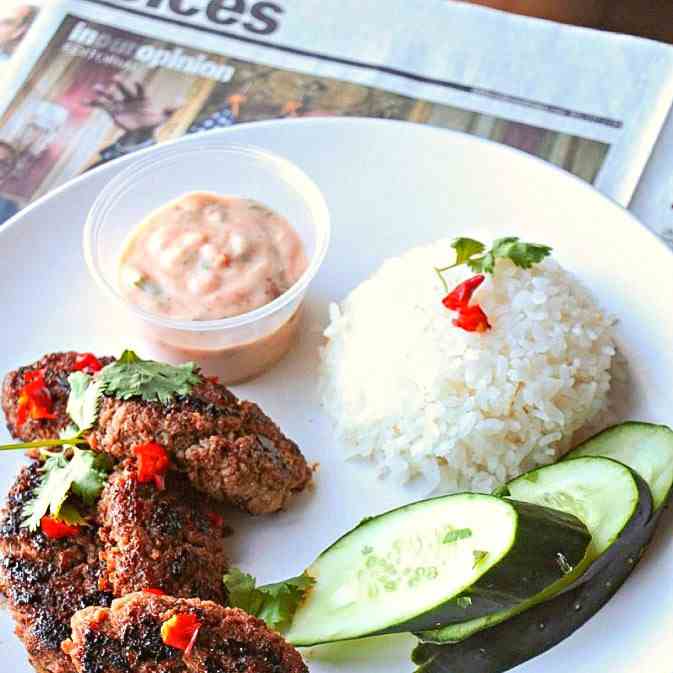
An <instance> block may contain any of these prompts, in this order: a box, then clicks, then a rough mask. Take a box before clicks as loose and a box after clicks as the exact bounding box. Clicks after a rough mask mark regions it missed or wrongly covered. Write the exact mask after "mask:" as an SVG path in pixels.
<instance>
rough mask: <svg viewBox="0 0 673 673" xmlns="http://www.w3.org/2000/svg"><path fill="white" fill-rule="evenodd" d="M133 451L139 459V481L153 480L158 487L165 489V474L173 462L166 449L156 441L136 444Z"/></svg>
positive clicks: (147, 481) (161, 489)
mask: <svg viewBox="0 0 673 673" xmlns="http://www.w3.org/2000/svg"><path fill="white" fill-rule="evenodd" d="M133 453H134V454H135V456H136V458H137V459H138V481H139V482H140V483H141V484H146V483H149V482H151V481H153V482H154V483H155V484H156V486H157V488H158V489H159V490H160V491H163V489H164V486H165V478H164V475H165V474H166V472H167V471H168V467H169V465H170V462H171V461H170V459H169V457H168V453H166V449H165V448H164V447H163V446H161V444H157V443H156V442H147V443H146V444H138V445H137V446H134V447H133Z"/></svg>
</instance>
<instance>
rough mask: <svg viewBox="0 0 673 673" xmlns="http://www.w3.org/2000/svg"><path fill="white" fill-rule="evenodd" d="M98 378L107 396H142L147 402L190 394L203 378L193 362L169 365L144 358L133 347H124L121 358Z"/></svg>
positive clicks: (105, 369) (104, 369)
mask: <svg viewBox="0 0 673 673" xmlns="http://www.w3.org/2000/svg"><path fill="white" fill-rule="evenodd" d="M96 379H97V381H99V382H100V386H101V390H102V392H103V393H104V394H105V395H110V396H112V397H116V398H117V399H119V400H128V399H130V398H132V397H140V398H141V399H143V400H145V401H146V402H154V401H158V402H162V403H164V404H166V403H168V402H170V400H171V399H172V398H173V397H174V396H175V395H188V394H189V393H190V392H191V390H192V386H194V385H196V384H198V383H200V382H201V380H202V379H201V376H200V375H199V374H198V368H197V366H196V364H195V363H194V362H186V363H185V364H182V365H169V364H166V363H164V362H155V361H154V360H141V359H140V358H139V357H138V356H137V355H136V354H135V353H134V352H133V351H131V350H125V351H124V352H123V353H122V355H121V357H120V358H119V360H116V361H115V362H112V363H110V364H109V365H107V366H106V367H104V368H103V369H102V370H101V372H100V373H99V374H98V376H97V377H96Z"/></svg>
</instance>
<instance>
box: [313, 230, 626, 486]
mask: <svg viewBox="0 0 673 673" xmlns="http://www.w3.org/2000/svg"><path fill="white" fill-rule="evenodd" d="M449 245H450V241H448V240H445V241H438V242H436V243H434V244H432V245H428V246H424V247H419V248H414V249H412V250H409V251H408V252H407V253H405V254H404V255H402V256H401V257H398V258H394V259H390V260H388V261H386V262H385V263H384V264H383V265H382V267H381V268H380V269H379V270H378V271H377V272H376V273H375V274H374V275H373V276H372V277H371V278H370V279H369V280H367V281H365V282H364V283H362V284H361V285H360V286H358V287H357V288H356V289H355V290H353V292H351V293H350V295H349V296H348V297H347V298H346V299H345V301H344V302H343V303H342V304H341V306H338V305H336V304H333V305H332V306H331V307H330V319H331V322H330V325H329V327H328V328H327V329H326V330H325V336H326V337H327V338H328V342H327V345H326V346H325V348H324V350H323V352H322V372H321V374H322V375H321V382H322V395H323V402H324V405H325V407H326V409H327V411H328V412H329V414H330V415H331V417H332V418H333V420H334V423H335V427H336V432H337V438H338V441H339V443H340V444H341V445H342V447H343V449H344V452H345V455H346V456H347V457H360V458H366V459H369V460H370V461H371V462H373V463H374V464H375V465H376V468H377V471H378V473H379V474H380V475H381V476H387V475H391V476H393V477H394V478H396V479H397V480H399V481H401V482H407V481H409V480H412V479H413V480H414V482H415V484H416V486H418V484H419V483H420V485H421V489H420V490H421V492H423V493H430V492H432V491H433V490H435V489H437V488H441V489H442V490H449V491H450V490H457V489H473V490H479V491H490V490H491V489H492V488H494V487H495V486H496V485H497V484H498V483H501V482H503V481H506V480H507V479H510V478H512V477H514V476H516V475H517V474H520V473H521V472H523V471H525V470H528V469H531V468H532V467H535V466H537V465H542V464H547V463H550V462H553V461H554V460H555V459H556V458H557V457H558V456H559V455H560V454H562V453H563V452H564V451H565V450H567V448H568V446H569V442H570V441H571V438H572V434H573V432H574V431H575V430H577V429H578V428H580V427H581V426H582V425H584V424H585V423H586V422H587V421H589V420H590V419H592V418H593V417H594V416H596V414H598V412H600V411H603V410H605V408H606V406H607V394H608V391H609V388H610V366H611V361H612V359H613V356H614V355H615V345H614V341H613V328H612V325H613V320H612V319H611V318H610V317H607V316H606V315H605V314H604V313H602V312H601V311H600V309H599V308H598V307H597V306H596V304H595V303H594V301H593V300H592V298H591V296H590V295H589V293H588V292H587V291H586V290H585V289H584V288H583V287H582V286H581V285H580V284H579V283H578V282H577V280H575V279H574V278H573V277H572V276H571V275H570V274H569V273H568V272H566V271H564V270H563V269H562V268H561V267H560V266H559V264H558V263H556V262H555V261H554V260H553V259H550V258H547V259H546V260H544V261H543V262H542V263H540V264H538V265H535V266H534V267H533V268H532V269H529V270H523V269H520V268H518V267H516V266H514V265H513V264H512V263H511V262H509V261H499V262H498V264H497V266H496V270H495V274H494V275H493V276H490V275H487V277H486V281H485V282H484V283H483V285H482V286H481V287H480V288H479V290H477V292H476V293H475V295H474V297H473V300H472V303H479V304H481V306H482V308H483V309H484V311H485V312H486V314H487V316H488V318H489V321H490V323H491V325H492V329H491V330H489V331H487V332H485V333H469V332H466V331H464V330H462V329H459V328H457V327H454V326H453V325H452V323H451V321H452V319H453V318H454V317H455V315H456V314H455V313H453V312H451V311H449V310H447V309H446V308H444V306H443V305H442V303H441V299H442V297H443V296H444V290H443V287H442V285H441V282H440V281H439V279H438V277H437V276H436V274H435V273H434V271H433V266H444V265H446V263H447V261H450V260H451V259H452V250H451V249H450V247H449ZM472 275H474V274H473V273H472V272H471V271H470V270H469V269H468V268H467V267H465V266H463V267H459V268H457V269H454V270H452V271H450V272H449V273H447V274H445V277H446V280H447V282H448V284H449V287H451V288H452V287H454V286H455V285H457V284H458V283H460V282H462V281H463V280H465V279H467V278H469V277H470V276H472Z"/></svg>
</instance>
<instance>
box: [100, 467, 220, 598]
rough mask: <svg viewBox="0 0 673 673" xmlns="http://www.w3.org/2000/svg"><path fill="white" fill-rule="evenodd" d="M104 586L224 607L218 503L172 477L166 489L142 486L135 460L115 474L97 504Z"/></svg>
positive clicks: (119, 591) (178, 477)
mask: <svg viewBox="0 0 673 673" xmlns="http://www.w3.org/2000/svg"><path fill="white" fill-rule="evenodd" d="M98 521H99V524H100V529H99V539H100V541H101V552H100V558H101V562H102V564H103V568H104V570H105V573H104V577H105V580H104V583H105V588H107V589H108V590H110V591H112V592H113V593H114V595H115V596H123V595H124V594H126V593H130V592H132V591H138V589H142V588H153V589H160V590H162V591H164V592H165V593H167V594H170V595H171V596H198V597H199V598H204V599H208V600H213V601H218V602H221V603H223V602H225V601H226V592H225V589H224V585H223V583H222V576H223V575H224V573H225V572H226V571H227V568H228V565H229V564H228V562H227V554H226V537H227V535H228V530H227V529H226V528H225V527H224V525H223V519H222V516H221V514H220V512H219V505H218V503H214V502H211V501H210V500H209V499H208V498H205V497H203V496H201V495H198V494H197V493H195V492H194V489H193V488H192V487H191V485H190V483H189V481H188V480H187V478H186V477H185V476H184V475H181V474H179V473H176V472H171V473H169V474H168V475H167V481H166V488H165V490H163V491H159V490H158V489H157V488H156V487H155V485H154V484H151V483H150V484H141V483H139V482H138V480H137V478H136V474H135V467H134V464H133V462H132V461H130V460H129V461H126V462H125V463H123V464H122V465H120V466H119V467H118V469H117V470H116V471H115V472H114V473H113V474H112V475H111V476H110V478H109V479H108V482H107V484H106V485H105V487H104V489H103V492H102V494H101V497H100V500H99V501H98Z"/></svg>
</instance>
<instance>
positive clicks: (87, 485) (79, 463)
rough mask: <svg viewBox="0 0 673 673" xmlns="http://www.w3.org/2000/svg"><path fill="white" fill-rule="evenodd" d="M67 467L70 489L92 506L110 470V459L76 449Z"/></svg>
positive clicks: (99, 454) (102, 455)
mask: <svg viewBox="0 0 673 673" xmlns="http://www.w3.org/2000/svg"><path fill="white" fill-rule="evenodd" d="M68 467H69V468H70V470H69V475H68V476H69V478H70V489H71V490H72V492H73V493H74V494H75V495H76V496H79V498H81V500H82V501H83V502H84V503H85V504H87V505H92V504H93V503H94V502H96V499H97V498H98V496H99V495H100V493H101V491H102V490H103V487H104V486H105V482H106V481H107V478H108V475H109V474H110V471H111V470H112V464H111V462H110V459H109V458H108V457H107V456H106V455H104V454H102V453H96V452H94V451H85V450H82V449H77V450H76V451H75V454H74V455H73V457H72V459H71V460H70V463H69V465H68Z"/></svg>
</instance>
